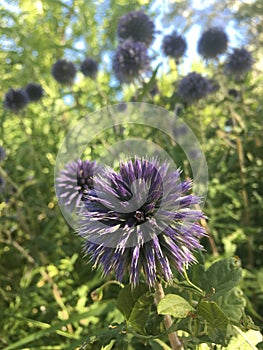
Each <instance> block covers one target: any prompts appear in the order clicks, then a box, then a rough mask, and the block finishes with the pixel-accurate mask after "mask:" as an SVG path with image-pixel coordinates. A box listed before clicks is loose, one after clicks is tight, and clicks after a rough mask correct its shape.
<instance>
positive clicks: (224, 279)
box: [202, 258, 242, 294]
mask: <svg viewBox="0 0 263 350" xmlns="http://www.w3.org/2000/svg"><path fill="white" fill-rule="evenodd" d="M205 276H206V284H205V285H203V286H202V287H203V289H204V290H205V291H206V292H207V293H211V291H212V290H215V293H217V294H225V293H226V292H227V291H229V290H230V289H232V288H234V287H235V286H236V285H237V284H238V282H239V281H240V279H241V277H242V269H241V267H240V265H239V261H238V260H237V259H236V258H227V259H223V260H219V261H217V262H215V263H214V264H212V265H211V266H210V267H209V268H208V270H207V271H206V273H205Z"/></svg>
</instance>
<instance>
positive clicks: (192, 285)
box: [183, 268, 205, 296]
mask: <svg viewBox="0 0 263 350" xmlns="http://www.w3.org/2000/svg"><path fill="white" fill-rule="evenodd" d="M183 275H184V278H185V279H186V282H187V283H188V284H189V285H190V286H191V287H193V288H194V289H195V290H196V291H198V292H199V293H200V294H201V295H203V296H204V295H205V293H204V291H203V290H202V289H201V288H199V287H197V286H196V285H195V284H194V283H193V282H191V281H190V279H189V277H188V275H187V272H186V269H185V268H184V270H183Z"/></svg>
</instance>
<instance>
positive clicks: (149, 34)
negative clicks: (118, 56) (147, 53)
mask: <svg viewBox="0 0 263 350" xmlns="http://www.w3.org/2000/svg"><path fill="white" fill-rule="evenodd" d="M117 35H118V37H119V39H121V40H126V39H131V40H133V41H140V42H143V43H144V44H145V45H146V46H147V47H148V46H149V45H150V44H151V43H152V41H153V37H154V23H153V21H152V20H151V19H150V17H149V16H147V15H146V14H145V13H144V12H142V11H132V12H128V13H127V14H126V15H124V16H122V17H121V18H120V20H119V23H118V29H117Z"/></svg>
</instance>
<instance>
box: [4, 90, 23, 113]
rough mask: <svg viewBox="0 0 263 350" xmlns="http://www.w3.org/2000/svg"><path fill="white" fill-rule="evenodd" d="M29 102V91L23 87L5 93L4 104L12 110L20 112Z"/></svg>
mask: <svg viewBox="0 0 263 350" xmlns="http://www.w3.org/2000/svg"><path fill="white" fill-rule="evenodd" d="M28 103H29V97H28V95H27V93H26V92H25V91H24V90H22V89H12V88H11V89H9V90H8V92H7V93H6V94H5V99H4V106H5V108H7V109H10V110H11V111H13V112H15V113H18V112H19V111H21V110H22V109H23V108H24V107H25V106H26V105H27V104H28Z"/></svg>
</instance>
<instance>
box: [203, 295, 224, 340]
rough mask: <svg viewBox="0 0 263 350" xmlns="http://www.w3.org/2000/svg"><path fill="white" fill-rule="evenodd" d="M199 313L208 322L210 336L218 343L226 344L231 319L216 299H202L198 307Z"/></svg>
mask: <svg viewBox="0 0 263 350" xmlns="http://www.w3.org/2000/svg"><path fill="white" fill-rule="evenodd" d="M197 313H198V315H200V316H202V317H203V318H204V319H205V320H206V321H207V323H208V335H209V338H210V339H211V340H212V341H213V342H215V343H217V344H222V345H225V338H226V333H227V327H228V324H229V320H228V318H227V316H226V314H225V313H224V312H223V311H222V310H221V309H220V307H219V306H218V305H217V304H216V303H215V302H214V301H206V300H202V301H201V302H200V303H199V305H198V307H197Z"/></svg>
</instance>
